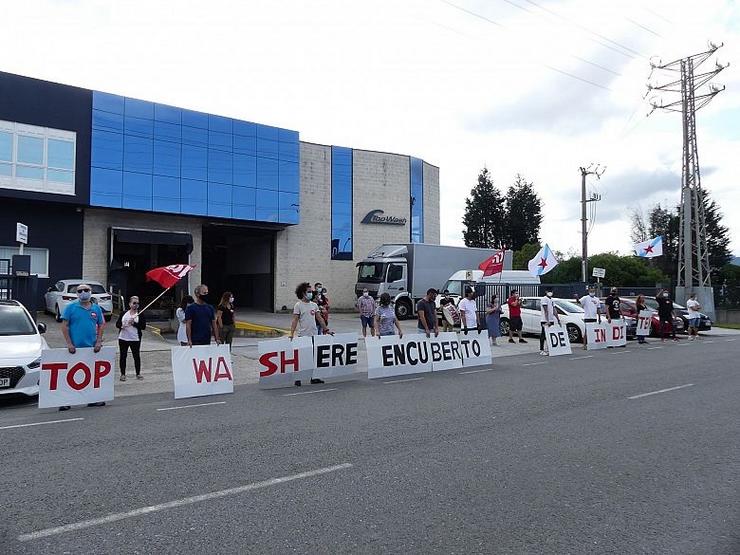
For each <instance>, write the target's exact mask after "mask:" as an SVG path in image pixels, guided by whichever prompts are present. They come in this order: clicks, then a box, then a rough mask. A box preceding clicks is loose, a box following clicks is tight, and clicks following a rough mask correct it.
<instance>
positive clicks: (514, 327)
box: [509, 316, 522, 331]
mask: <svg viewBox="0 0 740 555" xmlns="http://www.w3.org/2000/svg"><path fill="white" fill-rule="evenodd" d="M509 329H510V330H511V331H522V317H521V316H512V317H511V318H509Z"/></svg>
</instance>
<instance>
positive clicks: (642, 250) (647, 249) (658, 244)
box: [635, 235, 663, 258]
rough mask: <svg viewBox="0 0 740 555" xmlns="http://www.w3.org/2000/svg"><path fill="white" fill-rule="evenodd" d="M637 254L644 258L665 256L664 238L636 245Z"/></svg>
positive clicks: (659, 237) (658, 237)
mask: <svg viewBox="0 0 740 555" xmlns="http://www.w3.org/2000/svg"><path fill="white" fill-rule="evenodd" d="M635 254H637V256H640V257H642V258H655V257H656V256H661V255H662V254H663V236H662V235H658V236H657V237H655V238H653V239H648V240H647V241H643V242H642V243H637V244H636V245H635Z"/></svg>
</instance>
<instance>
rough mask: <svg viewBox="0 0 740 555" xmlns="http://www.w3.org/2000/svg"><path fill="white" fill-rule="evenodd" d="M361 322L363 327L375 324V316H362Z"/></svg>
mask: <svg viewBox="0 0 740 555" xmlns="http://www.w3.org/2000/svg"><path fill="white" fill-rule="evenodd" d="M360 322H362V327H363V328H365V327H367V326H372V325H373V317H372V316H360Z"/></svg>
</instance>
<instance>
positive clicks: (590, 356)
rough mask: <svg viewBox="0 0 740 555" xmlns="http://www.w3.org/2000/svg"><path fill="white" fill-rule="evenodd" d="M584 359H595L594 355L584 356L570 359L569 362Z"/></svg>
mask: <svg viewBox="0 0 740 555" xmlns="http://www.w3.org/2000/svg"><path fill="white" fill-rule="evenodd" d="M584 358H594V355H582V356H579V357H570V358H569V359H568V360H583V359H584Z"/></svg>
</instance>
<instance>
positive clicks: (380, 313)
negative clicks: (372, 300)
mask: <svg viewBox="0 0 740 555" xmlns="http://www.w3.org/2000/svg"><path fill="white" fill-rule="evenodd" d="M379 301H380V306H378V308H376V309H375V336H376V337H382V336H384V335H396V330H398V336H399V337H403V330H402V329H401V325H400V324H399V323H398V318H396V311H395V309H394V308H393V307H392V306H391V296H390V295H389V294H388V293H383V294H382V295H381V296H380V299H379Z"/></svg>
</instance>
